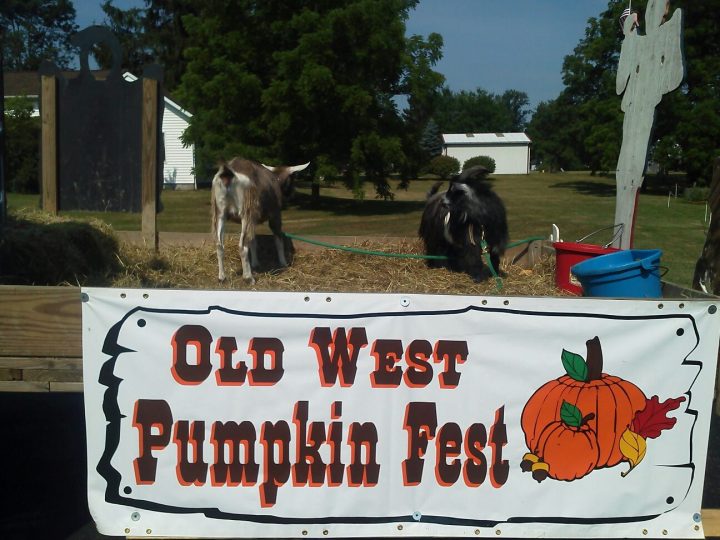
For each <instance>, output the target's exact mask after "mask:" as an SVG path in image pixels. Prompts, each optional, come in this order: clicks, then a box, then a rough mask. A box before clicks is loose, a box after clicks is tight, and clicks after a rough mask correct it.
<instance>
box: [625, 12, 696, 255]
mask: <svg viewBox="0 0 720 540" xmlns="http://www.w3.org/2000/svg"><path fill="white" fill-rule="evenodd" d="M669 10H670V1H669V0H649V1H648V3H647V9H646V11H645V27H646V28H645V34H644V35H643V34H640V33H639V32H638V25H637V19H636V17H635V16H634V15H631V16H629V17H627V19H625V22H624V25H623V33H624V34H625V38H624V40H623V43H622V48H621V50H620V60H619V63H618V72H617V79H616V87H615V89H616V92H617V94H618V95H620V94H623V98H622V105H621V109H622V111H623V112H624V113H625V118H624V119H623V138H622V146H621V147H620V157H619V159H618V164H617V170H616V175H615V178H616V183H617V195H616V202H615V224H616V225H620V224H622V225H623V227H622V234H621V235H620V236H619V237H618V239H617V240H615V242H614V243H613V246H614V247H619V248H622V249H629V248H630V247H632V242H633V229H634V226H635V210H636V207H637V194H638V190H639V189H640V186H641V185H642V182H643V179H644V176H643V175H644V172H645V164H646V163H647V154H648V145H649V144H650V136H651V134H652V128H653V123H654V120H655V107H656V106H657V105H658V103H660V100H661V99H662V96H663V95H664V94H667V93H668V92H671V91H672V90H675V89H676V88H677V87H678V86H680V83H681V82H682V80H683V76H684V74H685V67H684V62H683V51H682V11H681V10H680V9H676V10H675V12H674V13H673V16H672V18H671V19H670V20H669V21H667V22H665V18H666V16H667V14H668V12H669Z"/></svg>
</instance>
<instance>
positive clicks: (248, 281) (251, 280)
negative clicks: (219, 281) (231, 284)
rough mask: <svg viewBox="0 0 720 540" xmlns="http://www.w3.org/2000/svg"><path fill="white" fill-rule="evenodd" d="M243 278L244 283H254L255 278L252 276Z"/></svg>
mask: <svg viewBox="0 0 720 540" xmlns="http://www.w3.org/2000/svg"><path fill="white" fill-rule="evenodd" d="M244 279H245V283H247V284H248V285H255V278H254V277H252V276H250V277H246V278H244Z"/></svg>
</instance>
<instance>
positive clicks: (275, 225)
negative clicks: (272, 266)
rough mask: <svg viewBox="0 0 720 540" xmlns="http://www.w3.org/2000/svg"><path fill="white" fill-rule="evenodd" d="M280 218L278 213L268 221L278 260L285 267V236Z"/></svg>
mask: <svg viewBox="0 0 720 540" xmlns="http://www.w3.org/2000/svg"><path fill="white" fill-rule="evenodd" d="M281 223H282V222H281V218H280V215H279V214H278V215H277V216H276V217H275V218H274V219H271V220H270V221H269V223H268V224H269V225H270V230H271V231H272V233H273V239H274V240H275V249H277V254H278V262H279V263H280V266H282V267H283V268H285V267H287V265H288V263H287V260H286V259H285V238H284V236H283V233H282V224H281Z"/></svg>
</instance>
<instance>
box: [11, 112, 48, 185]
mask: <svg viewBox="0 0 720 540" xmlns="http://www.w3.org/2000/svg"><path fill="white" fill-rule="evenodd" d="M33 110H34V105H33V102H32V100H31V99H29V98H8V99H7V102H6V103H5V133H6V141H5V160H6V162H5V163H6V170H7V174H8V176H7V179H6V180H7V183H6V187H7V190H8V191H12V192H14V193H38V186H39V166H38V159H39V154H38V141H39V140H40V119H39V118H38V117H37V116H33Z"/></svg>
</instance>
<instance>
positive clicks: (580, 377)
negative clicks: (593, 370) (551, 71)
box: [561, 349, 588, 382]
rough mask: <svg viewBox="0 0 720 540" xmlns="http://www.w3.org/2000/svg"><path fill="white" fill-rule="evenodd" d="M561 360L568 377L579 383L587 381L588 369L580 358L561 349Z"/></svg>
mask: <svg viewBox="0 0 720 540" xmlns="http://www.w3.org/2000/svg"><path fill="white" fill-rule="evenodd" d="M561 358H562V363H563V367H564V368H565V371H566V372H567V374H568V375H570V377H572V378H573V379H575V380H576V381H580V382H586V381H587V380H588V367H587V364H586V363H585V360H584V359H583V357H582V356H580V355H579V354H575V353H572V352H570V351H566V350H565V349H563V352H562V355H561Z"/></svg>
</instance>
